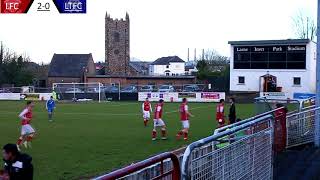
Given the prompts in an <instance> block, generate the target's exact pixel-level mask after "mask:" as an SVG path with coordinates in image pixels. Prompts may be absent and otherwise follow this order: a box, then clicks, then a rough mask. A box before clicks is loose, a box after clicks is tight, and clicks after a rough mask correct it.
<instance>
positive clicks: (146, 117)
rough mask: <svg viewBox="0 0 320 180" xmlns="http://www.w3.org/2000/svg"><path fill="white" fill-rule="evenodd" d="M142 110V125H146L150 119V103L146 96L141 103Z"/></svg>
mask: <svg viewBox="0 0 320 180" xmlns="http://www.w3.org/2000/svg"><path fill="white" fill-rule="evenodd" d="M142 112H143V123H144V127H146V126H147V125H148V121H149V119H150V112H152V107H151V103H150V102H149V99H148V98H146V100H145V101H144V102H143V103H142Z"/></svg>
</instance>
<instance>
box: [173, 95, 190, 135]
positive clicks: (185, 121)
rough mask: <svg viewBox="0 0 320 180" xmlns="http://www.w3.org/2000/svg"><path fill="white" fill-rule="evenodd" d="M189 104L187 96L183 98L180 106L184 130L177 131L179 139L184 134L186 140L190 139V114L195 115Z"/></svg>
mask: <svg viewBox="0 0 320 180" xmlns="http://www.w3.org/2000/svg"><path fill="white" fill-rule="evenodd" d="M187 104H188V101H187V98H183V99H182V103H181V105H180V108H179V112H180V120H181V123H182V130H180V131H179V132H178V133H177V135H176V138H177V140H179V139H180V137H181V136H182V135H184V138H183V139H184V140H185V141H187V140H188V132H189V128H190V124H189V116H191V117H193V115H192V114H191V113H190V112H189V110H188V105H187Z"/></svg>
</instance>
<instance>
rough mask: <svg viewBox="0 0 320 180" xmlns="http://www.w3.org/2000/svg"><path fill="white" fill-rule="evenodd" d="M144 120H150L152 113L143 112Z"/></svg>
mask: <svg viewBox="0 0 320 180" xmlns="http://www.w3.org/2000/svg"><path fill="white" fill-rule="evenodd" d="M143 119H150V111H143Z"/></svg>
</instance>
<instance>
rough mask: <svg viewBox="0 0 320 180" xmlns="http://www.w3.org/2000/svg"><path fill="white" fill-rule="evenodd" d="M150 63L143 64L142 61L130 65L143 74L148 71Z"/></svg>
mask: <svg viewBox="0 0 320 180" xmlns="http://www.w3.org/2000/svg"><path fill="white" fill-rule="evenodd" d="M149 64H150V62H142V61H130V62H129V65H130V66H131V67H132V68H133V69H134V70H135V71H137V72H138V73H143V72H146V71H148V68H149Z"/></svg>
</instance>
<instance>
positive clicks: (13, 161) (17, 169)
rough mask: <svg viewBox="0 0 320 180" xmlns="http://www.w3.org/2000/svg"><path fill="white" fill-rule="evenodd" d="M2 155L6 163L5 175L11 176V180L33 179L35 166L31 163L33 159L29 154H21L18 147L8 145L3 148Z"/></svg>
mask: <svg viewBox="0 0 320 180" xmlns="http://www.w3.org/2000/svg"><path fill="white" fill-rule="evenodd" d="M2 154H3V161H4V173H3V174H7V175H9V179H10V180H32V179H33V165H32V163H31V161H32V158H31V157H30V156H29V155H27V154H23V153H20V152H19V151H18V148H17V145H15V144H7V145H5V146H3V152H2ZM0 177H1V175H0ZM4 177H5V175H4ZM3 179H5V178H3Z"/></svg>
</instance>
